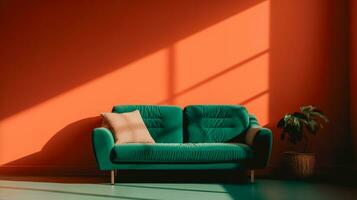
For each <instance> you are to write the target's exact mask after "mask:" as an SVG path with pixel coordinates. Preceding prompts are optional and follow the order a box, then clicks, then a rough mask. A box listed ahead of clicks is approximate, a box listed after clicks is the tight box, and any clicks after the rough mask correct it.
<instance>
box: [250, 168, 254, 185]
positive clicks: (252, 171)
mask: <svg viewBox="0 0 357 200" xmlns="http://www.w3.org/2000/svg"><path fill="white" fill-rule="evenodd" d="M249 171H250V182H251V183H254V170H249Z"/></svg>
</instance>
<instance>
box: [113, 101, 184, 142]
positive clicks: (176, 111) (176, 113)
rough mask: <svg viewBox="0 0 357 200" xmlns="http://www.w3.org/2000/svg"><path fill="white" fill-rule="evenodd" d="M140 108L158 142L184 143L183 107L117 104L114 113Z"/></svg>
mask: <svg viewBox="0 0 357 200" xmlns="http://www.w3.org/2000/svg"><path fill="white" fill-rule="evenodd" d="M134 110H139V111H140V114H141V117H142V118H143V120H144V123H145V125H146V127H147V128H148V130H149V132H150V134H151V136H152V137H153V138H154V140H155V142H156V143H182V142H183V133H182V109H181V108H180V107H176V106H158V105H117V106H114V107H113V110H112V112H114V113H125V112H132V111H134Z"/></svg>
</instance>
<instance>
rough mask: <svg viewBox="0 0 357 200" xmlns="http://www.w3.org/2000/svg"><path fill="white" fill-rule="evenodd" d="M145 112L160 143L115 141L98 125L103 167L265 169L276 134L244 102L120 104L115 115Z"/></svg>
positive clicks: (113, 169)
mask: <svg viewBox="0 0 357 200" xmlns="http://www.w3.org/2000/svg"><path fill="white" fill-rule="evenodd" d="M135 110H139V111H140V114H141V116H142V118H143V120H144V123H145V125H146V127H147V128H148V130H149V133H150V135H151V136H152V137H153V139H154V140H155V142H156V143H155V144H139V143H129V144H115V141H114V136H113V134H112V132H111V131H110V130H109V129H107V128H103V127H100V128H95V129H94V130H93V133H92V142H93V150H94V154H95V157H96V161H97V166H98V168H99V169H100V170H108V171H111V173H110V174H111V184H114V182H115V181H114V180H115V175H116V173H117V170H124V169H125V170H140V169H143V170H232V169H234V170H250V176H251V177H250V178H251V182H254V169H262V168H265V167H266V165H267V163H268V161H269V158H270V154H271V148H272V132H271V131H270V130H269V129H267V128H263V127H261V126H260V125H259V123H258V121H257V119H256V117H255V116H254V115H251V114H249V113H248V111H247V110H246V108H245V107H243V106H239V105H190V106H186V107H185V108H184V109H183V110H182V109H181V108H180V107H177V106H161V105H118V106H114V107H113V110H112V112H113V113H125V112H132V111H135Z"/></svg>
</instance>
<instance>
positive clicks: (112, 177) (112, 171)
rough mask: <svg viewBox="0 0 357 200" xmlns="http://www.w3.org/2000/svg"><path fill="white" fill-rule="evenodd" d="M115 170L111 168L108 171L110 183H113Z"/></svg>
mask: <svg viewBox="0 0 357 200" xmlns="http://www.w3.org/2000/svg"><path fill="white" fill-rule="evenodd" d="M114 180H115V172H114V170H111V171H110V183H111V184H112V185H114V184H115V181H114Z"/></svg>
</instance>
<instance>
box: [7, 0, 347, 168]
mask: <svg viewBox="0 0 357 200" xmlns="http://www.w3.org/2000/svg"><path fill="white" fill-rule="evenodd" d="M345 4H346V3H345V2H343V1H333V0H330V1H326V0H316V1H310V0H305V1H301V0H300V1H298V0H296V1H289V2H287V1H284V0H255V1H252V0H244V1H228V0H227V1H224V3H222V2H221V1H213V0H212V1H203V0H202V1H194V2H193V1H170V2H167V1H158V2H154V3H152V2H150V4H149V3H148V2H146V1H140V3H139V2H137V3H133V2H132V1H106V2H102V1H96V2H87V1H65V2H63V1H62V2H53V1H47V2H42V3H39V2H35V3H34V2H31V3H28V2H26V1H24V2H22V1H4V2H2V5H1V6H0V9H1V10H0V11H1V12H0V26H1V27H2V29H1V32H0V34H1V35H0V43H1V44H2V45H1V47H0V48H1V49H0V61H1V68H0V70H1V71H0V76H1V98H0V108H1V112H0V165H1V167H0V170H1V171H2V172H13V171H14V170H17V171H18V170H22V171H23V172H24V173H26V172H30V171H31V172H34V171H41V172H45V171H47V172H49V173H54V172H63V171H66V172H68V173H72V174H73V173H79V172H80V171H81V172H92V171H93V170H94V169H95V162H94V157H93V154H92V149H91V143H90V134H91V130H92V129H93V128H94V127H96V126H98V125H99V122H100V118H99V116H98V115H99V113H101V112H105V111H110V109H111V107H112V106H113V105H115V104H175V105H180V106H185V105H187V104H202V103H227V104H243V105H245V106H247V107H248V109H249V110H250V112H252V113H254V114H256V115H257V116H258V118H259V120H260V121H261V122H262V124H264V125H266V126H268V127H272V128H273V130H274V132H275V133H274V134H275V140H276V141H275V143H274V151H273V160H272V162H271V165H272V166H274V165H278V164H279V160H280V158H279V157H280V155H281V154H280V153H281V152H282V151H284V150H286V149H288V148H294V147H292V146H289V145H286V144H281V143H280V142H279V141H278V138H279V135H278V134H279V133H278V131H277V130H276V129H275V128H274V126H275V123H276V121H277V120H278V118H279V117H281V116H282V115H283V114H284V113H286V112H289V111H292V110H295V109H297V108H298V107H299V106H300V105H302V104H315V105H319V106H320V107H321V108H322V109H323V110H325V111H326V113H327V115H328V116H329V117H330V118H331V124H329V125H328V126H327V127H326V129H325V130H324V131H323V132H322V133H321V136H320V137H319V140H315V139H314V140H313V146H312V150H314V151H316V152H317V153H318V154H319V161H320V162H319V163H320V164H321V165H322V166H330V165H337V164H341V163H344V162H345V161H346V159H347V158H346V155H345V154H344V149H343V148H344V146H345V144H346V143H347V139H346V137H345V136H347V134H348V131H349V128H348V126H346V121H348V120H349V118H348V113H349V110H348V106H346V105H348V101H349V100H348V89H347V88H348V72H347V70H348V68H347V58H346V53H347V42H346V39H347V38H346V37H347V27H346V24H345V23H341V22H346V16H345V14H344V13H346V10H347V7H346V5H345ZM302 13H303V14H302ZM41 172H39V173H41Z"/></svg>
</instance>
